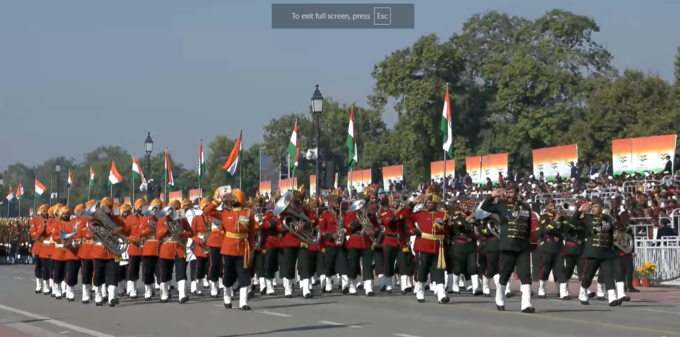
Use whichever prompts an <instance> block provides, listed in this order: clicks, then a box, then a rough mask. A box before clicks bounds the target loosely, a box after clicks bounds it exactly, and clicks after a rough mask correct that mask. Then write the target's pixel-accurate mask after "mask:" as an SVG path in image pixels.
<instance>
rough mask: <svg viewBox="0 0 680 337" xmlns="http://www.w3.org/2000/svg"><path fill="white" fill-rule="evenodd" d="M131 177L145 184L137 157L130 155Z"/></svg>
mask: <svg viewBox="0 0 680 337" xmlns="http://www.w3.org/2000/svg"><path fill="white" fill-rule="evenodd" d="M132 177H133V178H134V179H135V180H138V181H141V182H142V184H146V179H144V173H143V172H142V167H141V166H140V165H139V162H137V158H135V157H134V156H133V157H132Z"/></svg>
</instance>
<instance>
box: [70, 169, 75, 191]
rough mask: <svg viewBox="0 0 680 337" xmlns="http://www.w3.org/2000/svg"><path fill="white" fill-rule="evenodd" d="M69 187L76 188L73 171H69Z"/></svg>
mask: <svg viewBox="0 0 680 337" xmlns="http://www.w3.org/2000/svg"><path fill="white" fill-rule="evenodd" d="M68 186H69V187H70V188H76V179H75V178H73V173H71V171H70V170H69V171H68Z"/></svg>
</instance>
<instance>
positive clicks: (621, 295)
mask: <svg viewBox="0 0 680 337" xmlns="http://www.w3.org/2000/svg"><path fill="white" fill-rule="evenodd" d="M617 218H618V219H617V220H618V221H617V222H616V224H615V225H614V256H613V257H612V274H613V275H612V277H614V281H616V299H617V300H618V301H619V302H628V301H630V297H628V296H626V277H625V271H624V259H625V258H626V257H628V256H629V255H630V254H632V253H633V249H634V247H635V242H633V238H634V233H633V229H632V228H631V227H630V215H629V214H628V212H626V211H622V212H620V213H619V214H618V215H617ZM598 282H599V280H598Z"/></svg>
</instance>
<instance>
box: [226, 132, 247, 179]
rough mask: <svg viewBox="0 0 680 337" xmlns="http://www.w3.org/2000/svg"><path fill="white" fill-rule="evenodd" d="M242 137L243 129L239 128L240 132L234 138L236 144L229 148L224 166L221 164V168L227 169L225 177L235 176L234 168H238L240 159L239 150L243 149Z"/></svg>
mask: <svg viewBox="0 0 680 337" xmlns="http://www.w3.org/2000/svg"><path fill="white" fill-rule="evenodd" d="M242 137H243V130H241V133H240V134H239V135H238V139H236V144H234V148H233V149H232V150H231V153H230V154H229V158H227V162H226V163H224V166H222V168H223V169H225V170H226V171H227V177H235V176H236V169H237V168H238V163H239V162H240V161H241V152H242V150H243V146H242V145H241V138H242Z"/></svg>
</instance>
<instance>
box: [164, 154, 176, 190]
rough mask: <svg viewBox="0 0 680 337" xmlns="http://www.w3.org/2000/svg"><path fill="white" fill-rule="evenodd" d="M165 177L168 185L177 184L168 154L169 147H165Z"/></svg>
mask: <svg viewBox="0 0 680 337" xmlns="http://www.w3.org/2000/svg"><path fill="white" fill-rule="evenodd" d="M165 177H166V179H167V180H166V181H167V184H168V186H175V179H174V178H173V177H172V164H171V163H170V156H168V148H165Z"/></svg>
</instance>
